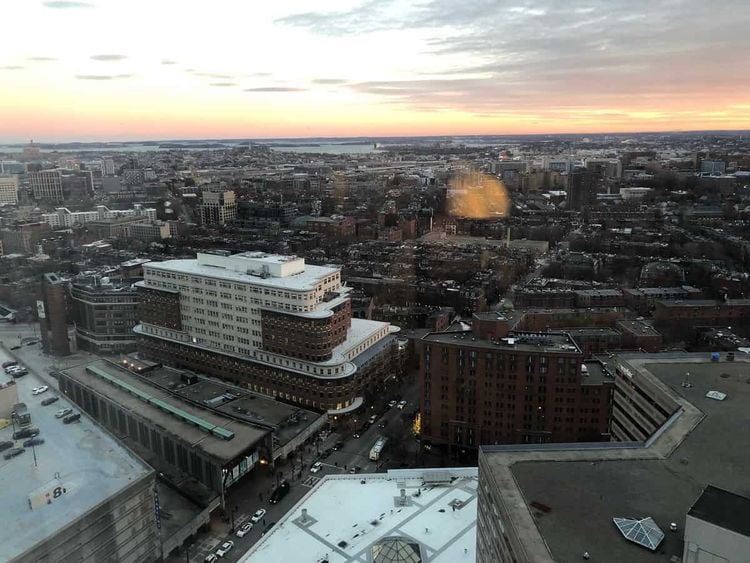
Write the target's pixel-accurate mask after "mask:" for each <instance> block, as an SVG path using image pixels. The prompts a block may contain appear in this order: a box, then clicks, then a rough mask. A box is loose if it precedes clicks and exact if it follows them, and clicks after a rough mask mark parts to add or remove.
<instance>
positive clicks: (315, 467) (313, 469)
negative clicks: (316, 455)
mask: <svg viewBox="0 0 750 563" xmlns="http://www.w3.org/2000/svg"><path fill="white" fill-rule="evenodd" d="M322 467H323V464H322V463H320V462H319V461H316V462H315V463H313V464H312V467H310V473H317V472H318V471H320V470H321V468H322Z"/></svg>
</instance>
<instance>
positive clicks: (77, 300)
mask: <svg viewBox="0 0 750 563" xmlns="http://www.w3.org/2000/svg"><path fill="white" fill-rule="evenodd" d="M70 305H71V309H72V317H73V319H74V320H75V325H76V340H77V343H78V346H79V347H80V348H81V349H83V350H88V351H89V352H93V353H95V354H112V353H118V352H132V351H133V350H135V345H136V339H135V334H133V327H134V326H135V325H136V324H138V292H137V291H136V290H135V289H131V288H130V286H124V287H123V286H115V285H113V284H111V283H109V282H108V281H107V280H102V279H101V278H92V279H82V280H78V281H76V282H74V283H72V284H71V286H70Z"/></svg>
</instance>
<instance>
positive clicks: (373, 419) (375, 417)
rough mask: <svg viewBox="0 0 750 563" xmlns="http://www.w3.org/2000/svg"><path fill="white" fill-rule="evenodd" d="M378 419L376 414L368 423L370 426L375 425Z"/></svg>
mask: <svg viewBox="0 0 750 563" xmlns="http://www.w3.org/2000/svg"><path fill="white" fill-rule="evenodd" d="M377 419H378V415H376V414H374V415H372V416H371V417H370V418H368V419H367V422H369V423H370V424H375V421H376V420H377Z"/></svg>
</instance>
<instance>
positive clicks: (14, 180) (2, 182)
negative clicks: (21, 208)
mask: <svg viewBox="0 0 750 563" xmlns="http://www.w3.org/2000/svg"><path fill="white" fill-rule="evenodd" d="M16 204H18V176H16V175H15V174H0V205H16Z"/></svg>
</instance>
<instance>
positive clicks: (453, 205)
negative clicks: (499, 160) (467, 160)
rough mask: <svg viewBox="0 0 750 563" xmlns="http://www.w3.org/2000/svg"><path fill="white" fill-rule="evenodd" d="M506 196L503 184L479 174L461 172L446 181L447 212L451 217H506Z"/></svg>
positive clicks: (508, 209)
mask: <svg viewBox="0 0 750 563" xmlns="http://www.w3.org/2000/svg"><path fill="white" fill-rule="evenodd" d="M509 212H510V197H509V196H508V190H507V189H506V188H505V185H504V184H503V183H502V182H501V181H500V180H498V179H497V178H495V177H494V176H489V175H487V174H483V173H481V172H461V173H458V174H456V175H455V176H453V177H452V178H451V179H450V181H449V182H448V213H449V214H450V215H452V216H454V217H467V218H469V219H490V218H501V217H507V216H508V215H509Z"/></svg>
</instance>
